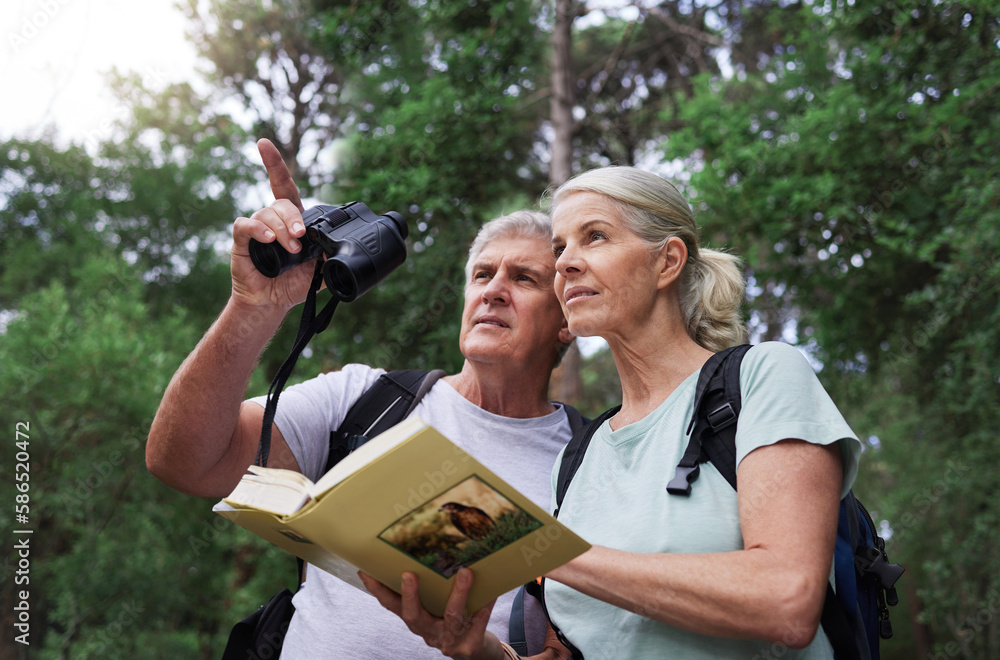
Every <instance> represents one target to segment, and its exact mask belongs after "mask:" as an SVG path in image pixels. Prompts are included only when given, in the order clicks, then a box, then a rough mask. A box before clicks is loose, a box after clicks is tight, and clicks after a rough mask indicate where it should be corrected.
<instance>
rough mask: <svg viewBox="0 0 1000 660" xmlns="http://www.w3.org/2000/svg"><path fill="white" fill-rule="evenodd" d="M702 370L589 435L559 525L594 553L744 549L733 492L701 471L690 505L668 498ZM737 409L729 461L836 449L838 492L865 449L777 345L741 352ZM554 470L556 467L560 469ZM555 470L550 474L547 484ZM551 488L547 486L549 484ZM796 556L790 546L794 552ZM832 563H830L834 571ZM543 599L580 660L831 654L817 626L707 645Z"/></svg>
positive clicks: (554, 591)
mask: <svg viewBox="0 0 1000 660" xmlns="http://www.w3.org/2000/svg"><path fill="white" fill-rule="evenodd" d="M697 381H698V372H695V373H693V374H691V376H690V377H688V378H687V379H686V380H685V381H684V382H683V383H682V384H681V385H680V387H678V388H677V389H676V390H675V391H674V392H673V393H672V394H671V395H670V396H669V397H668V398H667V400H666V401H664V402H663V403H662V404H661V405H660V406H659V407H658V408H657V409H656V410H655V411H653V412H652V413H650V414H649V415H647V416H646V417H645V418H643V419H642V420H640V421H638V422H636V423H634V424H630V425H628V426H626V427H624V428H621V429H619V430H617V431H611V428H610V425H609V424H608V423H607V422H605V423H604V425H603V426H602V427H601V428H600V429H598V431H597V432H596V433H595V434H594V437H593V438H592V439H591V442H590V446H589V447H588V448H587V453H586V454H585V458H584V460H583V463H582V464H581V465H580V468H579V471H578V472H577V473H576V476H574V478H573V481H572V482H571V483H570V486H569V489H568V490H567V492H566V496H565V499H564V500H563V505H562V508H561V510H560V513H559V519H560V520H561V521H563V522H565V523H566V524H567V525H568V526H569V527H570V529H572V530H573V531H574V532H576V533H577V534H579V535H580V536H582V537H583V538H584V539H586V540H587V541H589V542H590V543H593V544H595V545H603V546H607V547H611V548H616V549H619V550H627V551H629V552H640V553H665V552H675V553H709V552H728V551H733V550H740V549H742V548H743V537H742V534H741V532H740V521H739V515H738V513H737V506H736V491H735V490H733V488H732V487H731V486H730V485H729V483H728V482H727V481H726V480H725V479H724V478H723V477H722V475H721V474H720V473H719V472H718V470H716V469H715V467H714V466H713V465H712V464H711V463H703V464H702V466H701V472H700V475H699V477H698V479H697V480H696V481H695V482H694V484H693V485H692V489H691V495H690V496H689V497H683V496H675V495H668V494H667V491H666V485H667V482H668V481H669V480H670V479H671V478H672V477H673V474H674V469H675V467H676V466H677V463H678V462H679V461H680V459H681V456H683V454H684V450H685V448H686V447H687V441H688V438H687V436H686V435H685V431H686V430H687V426H688V423H689V422H690V420H691V416H692V414H693V412H694V391H695V386H696V385H697ZM740 389H741V392H742V397H743V399H742V402H743V408H742V411H741V412H740V417H739V426H738V430H737V434H736V448H737V452H736V454H737V455H736V460H737V465H739V462H740V461H742V460H743V458H744V457H745V456H746V455H747V454H749V453H750V452H751V451H753V450H754V449H757V448H759V447H764V446H767V445H771V444H774V443H776V442H778V441H780V440H784V439H788V438H797V439H801V440H806V441H808V442H812V443H816V444H820V445H828V444H832V443H834V442H840V447H841V451H842V455H843V463H844V480H843V486H842V495H843V494H846V493H847V491H848V490H849V489H850V487H851V484H852V483H853V482H854V478H855V476H856V474H857V470H858V458H859V456H860V453H861V444H860V443H859V442H858V440H857V438H856V437H855V435H854V433H853V432H852V431H851V429H850V427H849V426H848V425H847V422H845V421H844V418H843V416H842V415H841V414H840V412H839V411H838V410H837V407H836V406H835V405H834V403H833V401H832V400H831V399H830V397H829V395H828V394H827V393H826V391H825V390H824V389H823V387H822V385H820V383H819V380H818V379H817V378H816V374H815V373H814V372H813V370H812V368H811V367H810V365H809V363H808V362H807V361H806V359H805V358H804V357H803V356H802V354H801V353H799V352H798V351H797V350H796V349H795V348H794V347H792V346H789V345H786V344H781V343H777V342H767V343H763V344H760V345H758V346H755V347H754V348H752V349H751V350H750V351H748V352H747V354H746V356H745V357H744V359H743V363H742V365H741V370H740ZM556 465H557V466H558V465H559V461H557V462H556ZM556 474H557V471H554V472H553V482H554V481H555V477H556ZM553 485H554V484H553ZM789 552H790V556H791V557H794V550H793V549H790V551H789ZM832 560H833V558H832V556H831V566H832ZM545 600H546V604H547V606H548V608H549V613H550V615H551V617H552V620H553V621H554V622H555V624H556V625H557V626H558V627H559V628H560V629H561V630H562V631H563V633H565V634H566V636H567V637H568V638H569V640H570V641H571V642H573V644H574V645H576V646H577V647H578V648H579V649H580V650H581V651H582V652H583V654H584V657H586V658H587V660H597V659H599V658H629V659H638V658H683V659H684V660H697V659H700V658H705V659H706V660H709V659H710V660H718V659H719V658H734V659H735V658H741V659H745V660H752V659H753V658H766V657H778V656H777V655H775V653H778V654H780V657H783V658H796V659H797V660H798V659H802V658H808V659H809V660H813V659H820V658H824V659H826V658H832V657H833V653H832V651H831V650H830V645H829V642H828V641H827V639H826V636H825V635H824V634H823V631H822V630H820V631H819V632H818V633H817V635H816V638H815V639H814V640H813V643H812V644H811V645H810V646H809V647H807V648H806V649H802V650H799V651H793V650H788V649H786V648H783V647H781V646H779V645H776V644H772V643H770V642H766V641H756V640H734V639H722V638H713V637H706V636H704V635H699V634H697V633H692V632H688V631H686V630H682V629H680V628H675V627H673V626H669V625H666V624H663V623H659V622H656V621H654V620H652V619H648V618H645V617H642V616H639V615H637V614H633V613H631V612H628V611H627V610H623V609H620V608H617V607H614V606H612V605H609V604H607V603H604V602H602V601H600V600H597V599H594V598H590V597H588V596H585V595H583V594H581V593H579V592H577V591H574V590H573V589H570V588H568V587H566V586H564V585H561V584H559V583H557V582H555V581H552V580H549V581H547V582H546V586H545Z"/></svg>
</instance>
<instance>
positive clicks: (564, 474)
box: [552, 405, 621, 517]
mask: <svg viewBox="0 0 1000 660" xmlns="http://www.w3.org/2000/svg"><path fill="white" fill-rule="evenodd" d="M620 409H621V406H620V405H618V406H615V407H614V408H610V409H608V410H605V411H604V412H603V413H601V414H600V415H598V416H597V418H596V419H593V420H591V421H590V422H589V423H587V424H584V425H583V426H581V427H580V429H579V431H577V432H575V433H574V434H573V438H572V439H571V440H570V441H569V444H567V445H566V448H565V449H564V450H563V456H562V462H561V463H560V464H559V476H558V478H557V479H556V510H555V512H553V514H552V515H554V516H557V517H558V515H559V508H560V507H561V506H562V501H563V497H565V495H566V489H567V488H569V482H570V481H572V480H573V475H575V474H576V471H577V470H578V469H579V468H580V464H581V463H583V456H584V454H585V453H586V452H587V446H588V445H589V444H590V439H591V438H592V437H594V433H595V432H596V431H597V429H599V428H600V427H601V424H603V423H604V420H606V419H609V418H611V417H614V415H615V414H616V413H617V412H618V411H619V410H620ZM568 412H569V410H568V407H567V414H568ZM574 412H575V411H574ZM570 423H571V424H572V418H571V420H570Z"/></svg>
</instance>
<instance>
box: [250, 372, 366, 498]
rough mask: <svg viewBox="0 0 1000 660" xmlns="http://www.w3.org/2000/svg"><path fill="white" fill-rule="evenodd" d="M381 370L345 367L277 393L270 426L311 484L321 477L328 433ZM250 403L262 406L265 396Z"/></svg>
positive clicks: (324, 462)
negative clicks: (272, 423)
mask: <svg viewBox="0 0 1000 660" xmlns="http://www.w3.org/2000/svg"><path fill="white" fill-rule="evenodd" d="M383 373H385V371H383V370H381V369H372V368H371V367H368V366H365V365H363V364H349V365H347V366H345V367H344V368H343V369H341V370H340V371H334V372H331V373H326V374H320V375H319V376H316V377H315V378H312V379H310V380H307V381H305V382H302V383H299V384H297V385H292V386H290V387H288V388H286V389H285V390H283V391H282V392H281V395H280V396H279V397H278V408H277V410H276V412H275V414H274V423H275V424H277V425H278V429H279V430H280V431H281V435H282V436H283V437H284V438H285V442H287V443H288V448H289V449H291V450H292V455H293V456H295V460H296V461H298V463H299V467H300V468H302V474H304V475H306V476H307V477H309V478H310V479H312V480H313V481H315V480H317V479H319V478H320V477H321V476H322V475H323V468H324V467H326V459H327V456H328V454H329V449H330V433H331V432H332V431H335V430H336V429H338V428H340V423H341V422H342V421H344V417H345V416H346V415H347V411H348V410H350V408H351V406H352V405H354V402H355V401H357V400H358V399H359V398H360V397H361V395H362V394H364V392H365V391H366V390H367V389H368V388H369V387H371V385H372V383H374V382H375V381H376V380H377V379H378V377H379V376H381V375H382V374H383ZM250 401H252V402H254V403H257V404H259V405H260V406H261V407H264V406H265V404H266V403H267V397H266V396H259V397H254V398H252V399H250Z"/></svg>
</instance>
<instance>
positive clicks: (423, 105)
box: [321, 1, 541, 370]
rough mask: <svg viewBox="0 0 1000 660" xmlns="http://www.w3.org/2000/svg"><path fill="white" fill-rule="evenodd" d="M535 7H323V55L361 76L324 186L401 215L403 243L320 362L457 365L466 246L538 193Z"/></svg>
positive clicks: (340, 323)
mask: <svg viewBox="0 0 1000 660" xmlns="http://www.w3.org/2000/svg"><path fill="white" fill-rule="evenodd" d="M331 5H332V3H331ZM532 11H533V7H532V5H531V3H529V2H523V1H522V2H514V3H508V4H506V5H491V4H489V3H475V2H457V3H456V2H431V3H427V4H426V5H423V6H421V7H419V8H417V7H414V6H411V5H410V4H408V3H400V2H384V3H372V4H367V5H359V4H355V3H351V4H350V5H339V4H337V5H332V6H328V7H327V8H326V9H325V11H324V14H323V23H324V25H323V28H322V30H321V31H322V34H323V35H324V44H325V47H326V48H327V50H328V52H331V53H335V54H336V57H337V58H338V60H343V61H351V62H353V63H355V64H354V65H355V66H356V68H357V69H360V70H363V71H365V74H366V75H365V76H364V77H363V78H361V79H359V80H357V81H354V82H353V83H352V85H353V87H352V95H353V98H355V99H356V100H357V107H358V111H357V114H356V118H355V122H356V123H355V124H354V128H355V132H354V133H353V134H352V135H351V137H349V138H348V143H349V149H348V150H347V151H346V155H345V159H344V162H343V164H342V166H341V167H340V168H339V169H338V171H337V174H336V188H335V190H336V192H335V193H334V194H333V196H334V197H335V198H337V199H344V200H348V199H360V200H362V201H364V202H366V203H367V204H368V205H369V206H370V207H372V208H373V209H374V210H376V212H383V211H388V210H396V211H399V212H401V213H402V214H403V215H404V216H405V217H406V218H407V220H408V222H409V231H410V245H411V246H412V249H411V253H410V258H409V259H408V260H407V262H406V264H404V266H403V267H401V268H400V269H399V271H398V272H396V273H394V274H392V275H390V276H389V277H388V278H387V279H386V281H385V282H384V283H383V284H382V285H381V286H380V287H378V290H377V291H373V292H371V293H369V294H367V295H366V296H365V297H364V298H362V299H360V300H358V301H355V302H353V303H351V305H350V306H349V307H346V308H342V309H341V310H338V312H337V317H336V318H335V321H334V324H333V327H332V328H331V331H330V332H331V333H334V335H335V337H336V340H335V341H333V342H331V343H326V342H324V343H325V344H326V346H327V350H328V351H329V352H328V354H327V355H326V356H325V359H326V365H327V367H332V366H338V365H341V364H343V363H344V362H345V361H347V360H360V361H364V362H367V363H370V364H374V365H377V366H384V367H387V368H401V367H406V366H409V367H421V366H430V365H433V366H434V367H440V368H445V369H451V370H457V369H458V368H459V367H460V366H461V356H460V355H459V354H458V351H457V350H456V346H457V337H458V328H459V320H460V307H461V300H462V297H463V289H464V273H463V272H462V268H463V266H464V263H465V256H466V250H467V247H468V244H469V242H470V240H471V238H472V236H473V235H474V234H475V232H476V231H477V230H478V228H479V226H480V225H481V224H482V223H483V222H484V221H485V220H487V219H489V218H491V217H493V216H494V215H497V214H499V213H500V212H502V211H503V210H504V209H507V210H510V209H513V208H518V207H521V206H525V205H532V204H533V203H534V199H532V197H531V195H532V193H533V189H532V186H531V185H530V184H529V183H528V180H527V177H529V176H530V175H531V173H530V171H529V170H530V168H529V167H527V166H525V165H524V164H525V163H526V162H530V160H531V156H530V154H531V150H532V147H533V144H532V140H531V139H530V137H529V136H531V135H532V134H533V131H534V127H535V122H534V114H533V109H532V108H531V106H530V105H525V104H526V98H527V97H528V95H529V93H530V91H531V90H532V89H533V87H534V85H535V83H534V79H535V63H536V62H537V61H538V57H539V55H540V52H541V45H540V40H539V34H538V28H537V27H536V26H534V25H533V24H532V19H533V14H532ZM324 339H325V338H324Z"/></svg>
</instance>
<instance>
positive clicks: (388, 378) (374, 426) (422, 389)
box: [323, 369, 444, 474]
mask: <svg viewBox="0 0 1000 660" xmlns="http://www.w3.org/2000/svg"><path fill="white" fill-rule="evenodd" d="M443 375H444V372H443V371H441V370H440V369H436V370H434V371H404V370H399V371H390V372H389V373H385V374H382V375H381V376H379V378H378V380H376V381H375V382H374V383H373V384H372V386H371V387H369V388H368V389H367V390H366V391H365V393H364V394H362V395H361V397H360V398H359V399H358V400H357V401H355V402H354V405H352V406H351V408H350V410H348V411H347V415H345V416H344V421H343V422H341V424H340V428H338V429H337V430H336V431H333V432H332V433H330V451H329V455H328V457H327V461H326V467H325V468H323V473H324V474H325V473H327V472H329V470H330V468H332V467H333V466H334V465H336V464H337V463H338V462H340V460H341V459H343V458H344V457H345V456H347V455H348V454H350V453H351V452H352V451H354V450H355V449H357V448H358V447H360V446H361V445H363V444H365V443H366V442H368V440H370V439H371V438H373V437H375V436H376V435H378V434H379V433H382V432H383V431H386V430H388V429H390V428H392V427H393V426H395V425H396V424H398V423H399V422H400V421H402V420H403V419H405V418H406V416H407V415H409V414H410V413H411V412H413V410H414V409H415V408H416V407H417V404H418V403H419V402H420V399H422V398H423V396H424V395H425V394H426V393H427V392H429V391H430V389H431V387H433V385H434V383H435V382H436V381H437V379H438V378H440V377H441V376H443Z"/></svg>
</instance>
